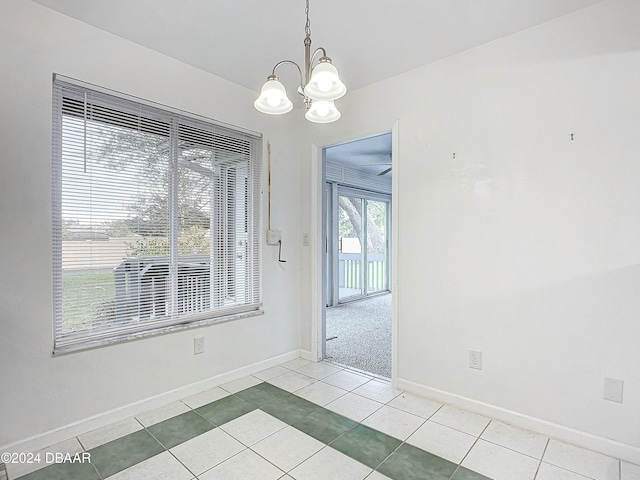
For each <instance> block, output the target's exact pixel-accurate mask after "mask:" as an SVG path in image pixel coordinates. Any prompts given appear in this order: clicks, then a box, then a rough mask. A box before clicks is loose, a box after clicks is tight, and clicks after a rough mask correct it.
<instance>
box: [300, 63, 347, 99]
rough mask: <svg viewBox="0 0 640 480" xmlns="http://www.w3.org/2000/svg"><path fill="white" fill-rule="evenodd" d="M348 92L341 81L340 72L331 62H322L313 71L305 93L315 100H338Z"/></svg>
mask: <svg viewBox="0 0 640 480" xmlns="http://www.w3.org/2000/svg"><path fill="white" fill-rule="evenodd" d="M346 92H347V87H345V85H344V83H342V82H341V81H340V77H339V76H338V70H336V67H334V66H333V65H332V64H331V62H329V61H324V62H320V63H319V64H318V65H316V66H315V68H314V69H313V70H312V71H311V79H310V80H309V83H308V84H307V86H306V87H304V93H305V94H306V95H307V96H308V97H309V98H311V99H313V100H336V99H338V98H340V97H342V96H343V95H344V94H345V93H346Z"/></svg>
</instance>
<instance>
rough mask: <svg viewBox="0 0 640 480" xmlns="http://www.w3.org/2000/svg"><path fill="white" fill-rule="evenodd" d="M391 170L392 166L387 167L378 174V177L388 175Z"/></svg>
mask: <svg viewBox="0 0 640 480" xmlns="http://www.w3.org/2000/svg"><path fill="white" fill-rule="evenodd" d="M390 171H391V167H389V168H387V169H386V170H384V171H382V172H380V173H379V174H378V177H380V176H382V175H386V174H387V173H389V172H390Z"/></svg>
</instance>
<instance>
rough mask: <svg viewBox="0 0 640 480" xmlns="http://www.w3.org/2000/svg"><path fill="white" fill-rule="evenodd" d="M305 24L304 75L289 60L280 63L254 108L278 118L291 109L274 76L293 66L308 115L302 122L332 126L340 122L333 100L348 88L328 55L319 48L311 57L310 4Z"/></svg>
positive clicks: (291, 105)
mask: <svg viewBox="0 0 640 480" xmlns="http://www.w3.org/2000/svg"><path fill="white" fill-rule="evenodd" d="M305 14H306V16H307V23H306V25H305V33H306V37H305V39H304V73H303V69H301V68H300V66H299V65H298V64H297V63H296V62H294V61H292V60H282V61H280V62H278V63H276V65H275V66H274V67H273V71H272V72H271V75H269V76H268V77H267V81H266V82H265V84H264V85H263V86H262V90H261V91H260V96H259V97H258V99H257V100H256V101H255V102H254V103H253V105H254V106H255V107H256V109H258V110H259V111H261V112H262V113H268V114H270V115H281V114H283V113H287V112H290V111H291V109H293V103H292V102H291V100H289V98H288V97H287V92H286V90H285V88H284V85H283V84H282V83H281V82H280V79H279V78H278V77H277V76H276V69H277V68H278V67H279V66H280V65H284V64H287V63H288V64H291V65H295V67H296V68H297V69H298V72H299V73H300V85H299V86H298V90H297V91H298V93H299V94H300V95H302V97H303V101H304V104H305V106H306V107H307V113H306V114H305V118H306V119H307V120H309V121H311V122H315V123H329V122H335V121H336V120H338V119H339V118H340V112H339V111H338V109H337V108H336V106H335V104H334V103H333V101H334V100H336V99H338V98H340V97H342V96H343V95H344V94H345V93H346V91H347V87H345V86H344V83H342V82H341V81H340V78H339V76H338V70H336V67H334V66H333V65H332V63H331V59H330V58H329V57H327V52H326V51H325V49H324V48H322V47H320V48H317V49H316V50H315V52H313V55H312V54H311V24H310V23H309V0H307V6H306V8H305ZM319 53H321V54H322V56H321V57H320V58H319V59H318V62H317V64H316V66H315V67H312V66H313V63H314V61H315V59H316V56H317V55H318V54H319Z"/></svg>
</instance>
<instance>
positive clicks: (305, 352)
mask: <svg viewBox="0 0 640 480" xmlns="http://www.w3.org/2000/svg"><path fill="white" fill-rule="evenodd" d="M300 358H304V359H305V360H309V361H311V362H317V361H318V359H317V358H313V353H311V352H310V351H309V350H302V349H300Z"/></svg>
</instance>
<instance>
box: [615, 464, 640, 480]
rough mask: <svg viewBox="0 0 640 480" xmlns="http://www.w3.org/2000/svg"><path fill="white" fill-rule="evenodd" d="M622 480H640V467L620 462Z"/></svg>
mask: <svg viewBox="0 0 640 480" xmlns="http://www.w3.org/2000/svg"><path fill="white" fill-rule="evenodd" d="M620 474H621V476H620V480H640V465H633V464H631V463H627V462H620Z"/></svg>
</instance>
